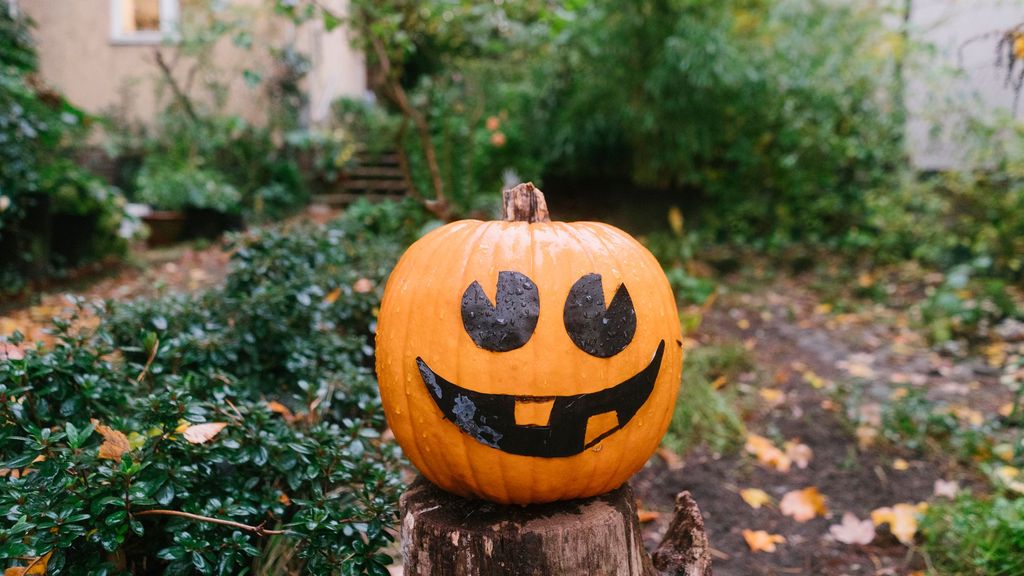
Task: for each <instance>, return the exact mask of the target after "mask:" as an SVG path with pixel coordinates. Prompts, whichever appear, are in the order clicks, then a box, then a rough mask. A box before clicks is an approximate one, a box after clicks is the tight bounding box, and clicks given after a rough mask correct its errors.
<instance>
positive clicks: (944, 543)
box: [920, 495, 1024, 576]
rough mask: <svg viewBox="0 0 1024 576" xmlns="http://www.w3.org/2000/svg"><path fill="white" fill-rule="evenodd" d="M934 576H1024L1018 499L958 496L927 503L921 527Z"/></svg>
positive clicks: (1022, 504)
mask: <svg viewBox="0 0 1024 576" xmlns="http://www.w3.org/2000/svg"><path fill="white" fill-rule="evenodd" d="M920 532H921V534H922V535H923V537H924V545H923V550H924V553H925V554H927V557H928V558H929V560H930V562H931V564H932V565H933V566H934V567H935V569H934V572H931V573H935V574H944V575H949V576H1014V575H1017V574H1024V499H1019V498H1018V499H1009V498H1005V497H994V498H979V497H976V496H971V495H963V496H961V497H960V498H958V499H957V500H956V501H955V502H951V503H933V504H932V505H931V506H930V507H929V508H928V511H927V513H926V514H925V516H924V520H923V521H922V523H921V529H920Z"/></svg>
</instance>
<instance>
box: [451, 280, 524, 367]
mask: <svg viewBox="0 0 1024 576" xmlns="http://www.w3.org/2000/svg"><path fill="white" fill-rule="evenodd" d="M539 315H540V297H539V296H538V295H537V285H536V284H534V282H533V280H530V279H529V278H528V277H527V276H526V275H525V274H520V273H519V272H498V291H497V294H496V296H495V303H494V304H491V301H490V300H488V299H487V295H486V294H484V289H483V288H481V287H480V283H479V282H477V281H475V280H474V281H473V283H472V284H470V285H469V287H468V288H466V291H465V292H463V293H462V325H463V326H464V327H465V328H466V333H467V334H469V337H470V338H472V339H473V342H476V345H477V346H479V347H481V348H484V349H485V350H490V351H492V352H507V351H509V350H515V349H516V348H519V347H520V346H522V345H523V344H526V342H527V341H529V340H530V336H533V331H534V329H535V328H537V317H538V316H539Z"/></svg>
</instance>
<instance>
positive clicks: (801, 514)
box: [779, 486, 828, 522]
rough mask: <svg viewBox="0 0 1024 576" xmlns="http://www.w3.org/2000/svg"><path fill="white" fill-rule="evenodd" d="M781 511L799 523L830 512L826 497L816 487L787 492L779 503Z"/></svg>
mask: <svg viewBox="0 0 1024 576" xmlns="http://www.w3.org/2000/svg"><path fill="white" fill-rule="evenodd" d="M779 510H780V511H781V512H782V513H783V514H784V515H786V516H792V517H793V519H794V520H796V521H797V522H807V521H808V520H810V519H812V518H814V517H816V516H824V515H825V513H827V512H828V508H827V507H826V506H825V496H823V495H822V494H821V492H818V489H817V488H815V487H814V486H811V487H809V488H804V489H803V490H792V491H790V492H787V493H786V494H785V495H784V496H783V497H782V501H780V502H779Z"/></svg>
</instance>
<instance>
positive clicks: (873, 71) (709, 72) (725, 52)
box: [533, 0, 903, 246]
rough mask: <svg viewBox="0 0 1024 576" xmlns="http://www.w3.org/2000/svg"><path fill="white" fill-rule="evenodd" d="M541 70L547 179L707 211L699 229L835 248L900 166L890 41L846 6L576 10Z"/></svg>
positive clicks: (761, 242)
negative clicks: (557, 174) (596, 179)
mask: <svg viewBox="0 0 1024 576" xmlns="http://www.w3.org/2000/svg"><path fill="white" fill-rule="evenodd" d="M575 6H577V8H578V9H577V10H576V11H575V12H573V13H572V16H573V18H572V19H570V21H569V22H568V23H567V24H565V30H564V31H563V33H562V36H561V38H564V39H565V40H564V46H560V47H559V48H560V49H559V51H558V54H559V57H558V58H557V59H555V60H553V61H552V62H551V63H549V64H548V65H549V67H550V68H551V72H550V76H549V78H550V85H552V86H554V87H555V94H554V95H553V96H552V97H551V98H550V99H549V100H548V102H549V103H550V110H551V111H552V112H551V113H552V119H551V120H550V121H548V122H542V123H539V124H537V125H535V129H537V130H538V133H537V135H536V136H534V137H533V139H534V140H538V141H542V142H544V143H545V145H546V146H547V147H548V149H549V150H550V151H551V152H552V153H553V154H554V158H553V160H552V162H553V167H554V168H553V169H555V170H560V171H568V172H570V173H573V174H577V175H591V176H592V175H595V174H599V175H626V176H628V177H631V178H632V179H633V180H634V181H635V182H638V183H641V184H646V185H653V186H657V187H662V188H674V189H678V190H680V194H693V195H697V196H699V198H700V199H701V200H702V204H701V210H700V214H699V216H700V218H699V221H700V229H701V230H703V231H705V232H706V233H708V234H709V235H711V236H712V237H713V238H715V239H718V240H727V241H732V242H745V243H751V244H754V245H758V246H772V245H773V243H785V242H791V241H794V240H796V241H805V242H820V241H830V242H836V241H837V240H838V239H840V238H842V237H843V236H844V235H845V234H846V233H847V232H848V230H849V229H850V228H851V227H852V226H858V225H860V224H861V223H862V222H863V220H864V217H865V206H864V202H865V200H864V193H865V191H866V190H868V189H871V188H873V187H876V186H879V185H881V184H883V183H885V182H888V181H889V180H890V177H891V175H892V174H894V173H895V171H894V169H895V168H896V167H898V166H899V165H900V162H901V159H902V152H901V148H900V141H901V138H900V136H901V134H902V129H903V126H902V124H903V121H902V118H901V117H900V116H899V114H898V113H897V112H896V110H897V107H896V106H895V105H894V104H893V103H892V102H891V99H890V93H889V90H888V89H889V88H890V86H889V84H888V83H889V80H890V79H891V78H893V74H892V61H893V58H892V56H891V54H892V53H893V52H892V51H890V52H888V53H887V52H886V49H885V47H886V46H890V44H889V42H891V38H892V37H891V36H888V35H890V34H891V33H890V31H889V28H888V27H886V26H883V25H882V22H881V19H882V17H883V13H882V12H881V11H880V10H879V9H878V8H877V7H875V6H867V5H861V4H857V3H852V2H838V3H837V2H823V1H814V2H796V1H789V0H755V1H748V0H734V1H727V2H692V1H688V0H670V1H666V2H631V3H626V4H623V3H621V2H615V1H613V0H595V1H592V2H581V3H576V4H575Z"/></svg>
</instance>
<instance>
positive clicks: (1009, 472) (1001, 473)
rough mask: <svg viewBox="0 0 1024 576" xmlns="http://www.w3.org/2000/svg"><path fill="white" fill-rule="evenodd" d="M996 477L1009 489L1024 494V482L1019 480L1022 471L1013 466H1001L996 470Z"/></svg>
mask: <svg viewBox="0 0 1024 576" xmlns="http://www.w3.org/2000/svg"><path fill="white" fill-rule="evenodd" d="M994 476H995V477H996V478H997V479H998V480H999V481H1000V482H1001V483H1002V484H1003V485H1005V486H1006V487H1007V488H1008V489H1010V490H1012V491H1014V492H1017V493H1018V494H1024V482H1021V481H1020V480H1019V477H1020V470H1019V469H1018V468H1015V467H1013V466H1000V467H999V468H996V470H995V473H994Z"/></svg>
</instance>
